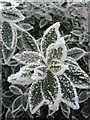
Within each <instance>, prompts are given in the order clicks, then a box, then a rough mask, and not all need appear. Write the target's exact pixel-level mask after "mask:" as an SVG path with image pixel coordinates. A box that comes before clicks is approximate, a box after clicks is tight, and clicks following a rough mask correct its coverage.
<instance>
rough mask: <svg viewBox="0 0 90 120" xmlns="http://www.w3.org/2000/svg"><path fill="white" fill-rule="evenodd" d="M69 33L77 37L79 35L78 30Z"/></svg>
mask: <svg viewBox="0 0 90 120" xmlns="http://www.w3.org/2000/svg"><path fill="white" fill-rule="evenodd" d="M70 33H71V34H73V35H75V36H78V37H79V36H80V35H81V32H80V31H79V30H73V31H71V32H70Z"/></svg>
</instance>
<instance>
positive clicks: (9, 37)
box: [2, 22, 15, 50]
mask: <svg viewBox="0 0 90 120" xmlns="http://www.w3.org/2000/svg"><path fill="white" fill-rule="evenodd" d="M14 37H15V33H14V28H13V26H12V25H11V24H9V23H7V22H3V24H2V41H3V44H4V46H5V47H6V48H7V49H9V50H10V49H13V47H14V46H13V44H14V41H15V38H14Z"/></svg>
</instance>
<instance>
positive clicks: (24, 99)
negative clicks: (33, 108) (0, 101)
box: [21, 95, 28, 111]
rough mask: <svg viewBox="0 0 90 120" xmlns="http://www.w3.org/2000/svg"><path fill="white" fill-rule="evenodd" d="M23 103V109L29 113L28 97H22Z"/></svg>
mask: <svg viewBox="0 0 90 120" xmlns="http://www.w3.org/2000/svg"><path fill="white" fill-rule="evenodd" d="M21 103H22V107H23V109H24V111H27V109H28V100H27V97H26V96H25V95H22V97H21Z"/></svg>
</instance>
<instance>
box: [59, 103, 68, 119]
mask: <svg viewBox="0 0 90 120" xmlns="http://www.w3.org/2000/svg"><path fill="white" fill-rule="evenodd" d="M60 106H61V110H62V113H63V115H64V116H65V117H66V118H69V115H70V108H69V107H68V106H67V105H66V104H64V103H61V104H60Z"/></svg>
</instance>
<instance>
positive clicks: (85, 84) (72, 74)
mask: <svg viewBox="0 0 90 120" xmlns="http://www.w3.org/2000/svg"><path fill="white" fill-rule="evenodd" d="M66 63H67V64H68V70H66V71H65V74H66V75H67V76H68V77H69V79H70V80H71V81H72V82H73V84H74V86H75V87H77V88H79V89H80V88H81V89H89V88H90V78H89V76H88V75H87V74H86V73H85V72H84V71H83V70H82V69H81V68H80V66H79V65H78V63H77V62H76V61H75V60H74V59H72V58H69V59H67V61H66Z"/></svg>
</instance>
